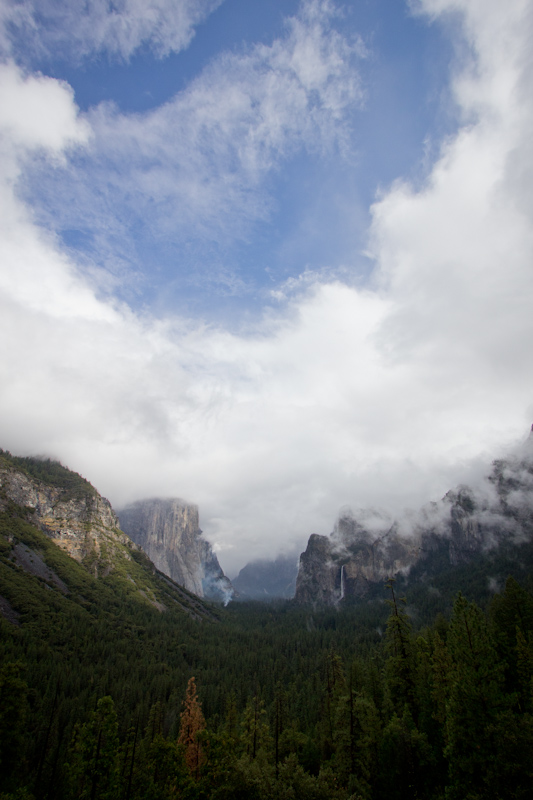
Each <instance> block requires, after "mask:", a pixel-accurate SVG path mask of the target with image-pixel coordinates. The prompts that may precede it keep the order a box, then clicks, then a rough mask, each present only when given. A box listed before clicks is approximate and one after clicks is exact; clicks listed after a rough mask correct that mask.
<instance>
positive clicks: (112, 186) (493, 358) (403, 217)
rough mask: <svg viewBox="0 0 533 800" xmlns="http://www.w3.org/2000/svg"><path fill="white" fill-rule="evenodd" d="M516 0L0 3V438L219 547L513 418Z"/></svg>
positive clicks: (307, 526) (518, 267)
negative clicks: (159, 502)
mask: <svg viewBox="0 0 533 800" xmlns="http://www.w3.org/2000/svg"><path fill="white" fill-rule="evenodd" d="M531 10H532V4H531V2H530V0H510V2H509V3H507V4H506V7H505V9H503V8H502V7H501V4H499V3H498V2H496V0H483V2H482V0H413V1H412V2H410V3H404V2H400V0H352V2H342V0H337V1H336V2H334V0H301V1H300V2H292V0H291V1H287V2H283V3H282V2H275V1H274V0H254V2H253V3H250V2H245V1H244V0H181V1H180V2H176V0H172V2H171V1H170V0H150V2H145V3H142V4H139V3H136V2H135V0H122V1H121V2H118V3H114V4H111V3H109V2H107V0H94V2H92V3H91V4H85V3H82V2H79V3H77V2H72V0H70V2H66V0H65V2H60V0H19V1H18V2H15V0H0V162H1V163H0V169H1V171H0V179H1V182H0V200H1V203H2V216H1V220H2V222H1V225H0V312H1V314H0V320H1V322H0V324H1V325H2V336H3V341H4V342H6V343H7V342H9V346H6V347H5V348H4V351H3V353H2V354H1V356H0V377H1V386H2V389H1V390H0V419H1V420H2V424H1V430H0V436H1V437H2V440H1V441H0V446H3V447H7V448H9V449H11V450H12V451H13V452H17V453H36V452H37V453H42V454H47V455H53V456H56V457H58V458H60V459H61V460H62V461H63V462H64V463H67V464H68V465H69V466H71V467H72V468H74V469H77V470H78V471H81V472H83V473H84V474H85V475H86V476H87V477H89V478H90V479H91V480H92V481H93V483H94V484H95V485H96V486H97V488H98V489H100V490H101V491H102V492H103V493H104V494H105V495H107V496H108V497H109V498H110V499H111V501H112V502H113V503H114V504H115V506H117V507H119V506H120V505H122V504H123V503H126V502H128V501H130V500H134V499H139V498H140V497H143V496H149V495H156V494H158V495H177V496H182V497H184V498H185V499H187V500H189V501H191V502H197V503H198V504H199V506H200V516H201V520H202V527H203V528H204V530H205V532H206V535H208V537H209V538H210V539H211V540H212V541H213V542H214V543H215V545H216V547H217V549H218V551H219V555H220V560H221V563H222V565H223V567H225V568H227V569H228V571H230V572H231V571H232V570H235V569H237V568H238V567H239V566H242V565H243V564H244V563H245V562H246V560H248V558H252V557H255V556H264V555H268V554H272V555H275V553H276V552H277V551H278V550H279V549H282V548H283V547H289V548H290V547H292V546H293V545H294V544H297V545H301V544H303V543H304V542H305V540H306V538H307V536H308V535H309V534H310V533H312V532H319V533H327V532H329V530H330V529H331V527H332V525H333V522H334V519H335V516H336V514H337V513H338V511H339V509H340V508H341V507H342V506H344V505H350V506H352V507H353V508H357V507H365V506H369V505H372V506H376V505H379V506H384V507H386V508H389V509H391V510H392V511H395V510H398V509H401V508H403V507H404V506H406V505H416V504H418V503H421V502H424V501H425V500H429V499H434V498H438V497H439V496H441V495H442V494H443V493H444V492H445V491H446V490H447V489H448V488H450V486H452V485H454V484H455V483H457V482H458V481H460V480H477V478H478V477H479V476H480V475H481V474H482V472H483V469H484V468H485V467H484V465H486V463H487V461H490V458H491V457H492V456H493V455H494V454H495V453H496V454H497V453H498V452H499V451H500V450H501V449H502V448H505V447H506V446H509V445H510V444H512V443H513V442H515V441H517V440H519V439H520V437H521V436H523V435H524V434H525V432H526V431H527V429H528V427H529V424H530V421H531V417H532V416H533V403H532V390H533V386H532V382H533V379H532V378H531V377H530V375H533V370H531V356H530V353H529V348H528V346H527V343H528V342H529V341H530V336H531V332H532V331H531V325H532V323H531V313H530V308H531V300H532V299H533V298H532V297H531V295H532V292H533V281H532V280H531V268H530V264H531V249H532V237H533V231H532V228H531V221H530V220H531V214H530V212H531V210H532V209H533V203H532V198H531V189H530V188H529V187H530V186H531V185H533V183H532V182H531V181H530V177H531V170H532V165H533V156H532V146H531V144H530V143H531V141H532V140H533V139H532V137H531V120H532V117H533V107H532V103H531V97H532V96H533V93H532V92H531V91H530V89H531V85H532V80H531V66H530V62H529V58H528V52H529V50H528V48H529V44H528V42H529V41H530V40H529V39H528V36H530V34H531V16H532V15H531Z"/></svg>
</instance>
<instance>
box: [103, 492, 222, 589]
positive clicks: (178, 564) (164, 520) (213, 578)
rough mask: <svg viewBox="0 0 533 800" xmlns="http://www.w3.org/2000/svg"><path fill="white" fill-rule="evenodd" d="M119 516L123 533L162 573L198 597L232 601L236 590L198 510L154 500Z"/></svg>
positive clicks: (180, 502) (179, 502)
mask: <svg viewBox="0 0 533 800" xmlns="http://www.w3.org/2000/svg"><path fill="white" fill-rule="evenodd" d="M118 514H119V520H120V525H121V527H122V529H123V530H124V531H125V532H126V533H127V534H128V535H129V536H130V537H131V538H132V540H133V541H134V542H136V544H138V545H139V547H141V548H142V550H144V552H145V553H146V555H147V556H148V558H149V559H150V560H151V561H152V562H153V563H154V565H155V566H156V567H157V569H158V570H160V572H163V573H164V574H165V575H168V577H169V578H171V579H172V580H173V581H175V582H176V583H179V584H180V585H181V586H184V587H185V588H186V589H188V590H189V591H190V592H193V593H194V594H196V595H197V596H198V597H208V598H211V599H215V600H221V601H222V602H228V601H229V600H231V598H232V597H233V593H234V590H233V587H232V585H231V583H230V581H229V579H228V578H227V577H226V576H225V575H224V573H223V571H222V569H221V567H220V564H219V563H218V559H217V557H216V555H215V553H214V552H213V549H212V547H211V545H210V544H209V542H208V541H206V539H204V538H203V537H202V535H201V534H202V531H201V530H200V526H199V518H198V508H197V506H195V505H190V504H188V503H185V502H184V501H183V500H179V499H177V498H166V499H161V498H151V499H148V500H139V501H137V502H136V503H132V504H131V505H129V506H127V507H126V508H123V509H122V510H121V511H119V512H118Z"/></svg>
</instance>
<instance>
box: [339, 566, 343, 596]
mask: <svg viewBox="0 0 533 800" xmlns="http://www.w3.org/2000/svg"><path fill="white" fill-rule="evenodd" d="M343 598H344V564H343V565H342V567H341V594H340V597H339V600H342V599H343Z"/></svg>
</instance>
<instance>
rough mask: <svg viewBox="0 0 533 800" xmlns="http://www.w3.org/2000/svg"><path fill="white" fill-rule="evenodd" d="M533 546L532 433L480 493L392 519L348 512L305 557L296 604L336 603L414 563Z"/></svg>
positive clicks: (435, 564)
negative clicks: (502, 547) (503, 546)
mask: <svg viewBox="0 0 533 800" xmlns="http://www.w3.org/2000/svg"><path fill="white" fill-rule="evenodd" d="M526 541H533V433H532V435H530V437H529V439H528V440H527V442H526V443H525V444H524V445H523V446H522V447H521V448H519V449H518V450H517V451H516V452H515V453H513V454H511V455H509V456H508V457H506V458H504V459H500V460H498V461H495V462H494V463H493V465H492V468H491V470H490V472H489V474H488V475H487V476H486V478H485V480H484V481H483V482H482V483H481V484H480V486H478V487H477V488H476V489H475V490H474V489H472V488H470V487H468V486H460V487H458V488H457V489H456V490H455V491H450V492H448V493H447V494H446V495H445V497H444V498H443V499H442V500H441V501H440V502H436V503H429V504H428V505H427V506H425V507H424V508H422V509H420V510H419V511H417V512H406V513H405V514H404V515H403V516H402V517H401V518H399V519H393V518H391V517H390V516H389V515H388V514H386V513H384V512H380V511H376V510H372V509H370V510H369V509H365V510H359V511H357V512H355V513H354V512H353V511H352V510H351V509H344V510H343V511H342V512H341V514H340V516H339V518H338V520H337V522H336V524H335V527H334V530H333V532H332V533H331V534H330V535H329V536H319V535H317V534H312V535H311V537H310V538H309V541H308V544H307V548H306V550H305V552H304V553H302V554H301V556H300V565H299V569H298V577H297V580H296V594H295V599H296V601H297V602H300V603H323V604H327V605H336V604H338V603H340V602H342V601H343V600H346V599H348V598H352V599H361V598H363V597H364V596H365V595H367V594H368V593H369V592H370V591H371V590H372V587H375V586H376V585H378V584H383V583H384V582H385V581H387V580H388V579H389V578H393V577H397V576H398V575H399V574H402V575H404V576H408V575H409V573H410V571H411V570H412V568H413V567H414V566H415V565H418V566H420V565H422V566H424V568H425V569H426V571H428V572H431V571H436V570H439V569H442V568H443V567H445V566H446V565H448V566H457V565H461V564H465V563H468V562H469V561H471V560H472V559H474V558H475V557H476V556H477V555H478V554H481V553H486V552H487V551H490V550H493V549H495V548H497V547H499V546H500V545H501V544H503V543H507V544H509V543H511V544H512V543H516V544H520V543H523V542H526Z"/></svg>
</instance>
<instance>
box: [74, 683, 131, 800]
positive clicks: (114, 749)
mask: <svg viewBox="0 0 533 800" xmlns="http://www.w3.org/2000/svg"><path fill="white" fill-rule="evenodd" d="M69 773H70V780H71V790H72V796H73V797H76V798H80V800H82V799H83V800H115V798H117V797H118V794H119V790H118V723H117V715H116V712H115V706H114V703H113V700H112V698H111V697H108V696H107V697H101V698H100V700H98V703H97V705H96V711H94V712H93V713H92V714H91V716H90V719H89V721H88V722H87V723H85V724H84V725H82V726H81V727H79V728H77V729H76V730H75V731H74V736H73V741H72V744H71V751H70V764H69Z"/></svg>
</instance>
